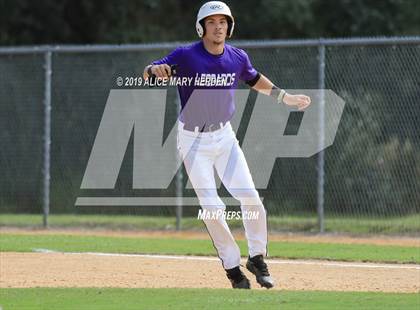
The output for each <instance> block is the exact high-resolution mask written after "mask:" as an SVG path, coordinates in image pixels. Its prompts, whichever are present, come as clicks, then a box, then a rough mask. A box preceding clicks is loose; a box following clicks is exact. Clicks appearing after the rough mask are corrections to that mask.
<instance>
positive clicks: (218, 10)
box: [195, 1, 235, 38]
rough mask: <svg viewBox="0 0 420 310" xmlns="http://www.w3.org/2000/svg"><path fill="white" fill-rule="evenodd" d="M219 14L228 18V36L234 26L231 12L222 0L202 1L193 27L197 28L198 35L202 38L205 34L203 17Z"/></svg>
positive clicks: (230, 34)
mask: <svg viewBox="0 0 420 310" xmlns="http://www.w3.org/2000/svg"><path fill="white" fill-rule="evenodd" d="M216 14H221V15H225V16H226V17H227V20H228V30H227V36H228V37H229V38H230V37H231V36H232V33H233V28H234V26H235V20H234V19H233V16H232V13H231V12H230V9H229V7H228V6H227V5H226V3H224V2H222V1H209V2H206V3H204V4H203V5H202V6H201V8H200V10H199V11H198V14H197V21H196V23H195V28H196V29H197V33H198V36H199V37H200V38H202V37H203V36H204V34H205V30H206V29H205V28H204V19H205V18H206V17H208V16H211V15H216Z"/></svg>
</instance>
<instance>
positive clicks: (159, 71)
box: [150, 64, 171, 78]
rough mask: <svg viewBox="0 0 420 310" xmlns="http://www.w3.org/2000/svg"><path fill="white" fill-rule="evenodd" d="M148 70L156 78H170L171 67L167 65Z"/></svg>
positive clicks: (155, 66)
mask: <svg viewBox="0 0 420 310" xmlns="http://www.w3.org/2000/svg"><path fill="white" fill-rule="evenodd" d="M150 70H151V71H152V73H153V74H154V75H156V77H158V78H168V77H170V76H171V67H170V66H169V65H167V64H162V65H154V66H152V68H151V69H150Z"/></svg>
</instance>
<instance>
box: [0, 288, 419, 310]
mask: <svg viewBox="0 0 420 310" xmlns="http://www.w3.org/2000/svg"><path fill="white" fill-rule="evenodd" d="M419 296H420V295H418V294H396V293H387V294H386V293H367V292H319V291H256V290H251V291H244V290H231V289H120V288H118V289H117V288H112V289H108V288H107V289H97V288H70V289H68V288H30V289H1V290H0V297H1V298H0V300H1V301H0V306H2V307H3V310H14V309H22V310H26V309H31V310H35V309H42V310H49V309H54V310H55V309H61V310H65V309H78V310H83V309H89V310H92V309H101V310H102V309H103V310H107V309H241V310H246V309H252V310H255V309H282V310H287V309H293V310H295V309H314V310H316V309H323V310H324V309H378V310H379V309H380V310H382V309H419V306H420V299H419V298H420V297H419Z"/></svg>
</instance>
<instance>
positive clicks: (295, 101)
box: [283, 93, 311, 111]
mask: <svg viewBox="0 0 420 310" xmlns="http://www.w3.org/2000/svg"><path fill="white" fill-rule="evenodd" d="M283 102H284V103H285V104H287V105H290V106H296V107H297V108H298V110H299V111H301V110H304V109H306V108H307V107H308V106H309V105H310V104H311V98H310V97H308V96H306V95H291V94H287V93H286V94H285V95H284V98H283Z"/></svg>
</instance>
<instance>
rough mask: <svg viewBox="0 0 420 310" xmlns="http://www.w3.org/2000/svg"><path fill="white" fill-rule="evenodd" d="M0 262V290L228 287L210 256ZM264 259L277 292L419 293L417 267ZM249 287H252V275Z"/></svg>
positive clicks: (32, 257)
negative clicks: (283, 290) (22, 288)
mask: <svg viewBox="0 0 420 310" xmlns="http://www.w3.org/2000/svg"><path fill="white" fill-rule="evenodd" d="M0 262H1V263H0V275H1V277H0V287H2V288H6V287H17V288H21V287H130V288H149V287H153V288H162V287H178V288H187V287H188V288H204V287H207V288H229V287H230V286H229V283H228V281H227V279H226V277H225V275H224V272H223V269H222V267H221V265H220V262H219V260H218V259H217V258H215V257H181V256H161V255H160V256H159V255H156V256H151V255H149V256H148V255H118V254H109V255H100V254H93V253H91V254H89V253H85V254H78V253H66V254H64V253H14V252H2V253H0ZM243 263H244V262H243ZM268 263H269V266H270V270H271V273H272V275H273V276H274V277H275V279H276V282H277V286H276V288H275V289H277V290H279V289H281V290H282V289H287V290H324V291H326V290H328V291H381V292H411V293H413V292H417V293H418V292H420V266H419V265H407V264H404V265H393V264H364V263H343V262H331V261H328V262H325V261H299V260H296V261H295V260H292V261H285V260H269V261H268ZM247 275H248V276H249V277H250V278H251V276H252V275H251V274H249V273H248V272H247ZM252 287H253V288H258V285H257V283H256V282H255V280H254V279H252ZM259 289H260V288H259Z"/></svg>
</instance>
